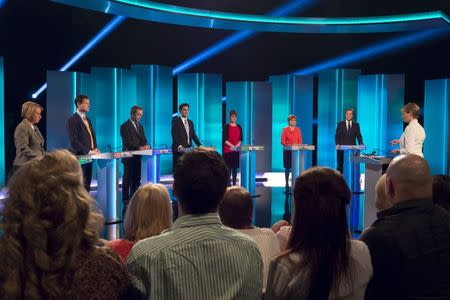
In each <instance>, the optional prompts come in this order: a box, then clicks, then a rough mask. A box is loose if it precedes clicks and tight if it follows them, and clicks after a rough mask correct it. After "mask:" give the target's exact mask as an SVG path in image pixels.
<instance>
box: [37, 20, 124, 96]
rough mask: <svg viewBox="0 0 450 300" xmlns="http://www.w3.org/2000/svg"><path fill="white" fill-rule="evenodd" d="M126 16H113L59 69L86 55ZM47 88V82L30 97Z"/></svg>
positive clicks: (67, 66)
mask: <svg viewBox="0 0 450 300" xmlns="http://www.w3.org/2000/svg"><path fill="white" fill-rule="evenodd" d="M125 20H126V18H125V17H122V16H117V17H115V18H114V19H113V20H112V21H111V22H109V23H108V24H106V26H105V27H103V29H102V30H100V31H99V32H98V33H97V34H96V35H95V36H94V37H93V38H92V39H91V40H90V41H89V42H88V43H87V44H86V45H85V46H84V47H83V48H81V50H80V51H79V52H78V53H77V54H75V56H73V57H72V58H71V59H70V60H69V61H68V62H67V63H66V64H64V65H63V66H62V67H61V68H60V69H59V71H67V69H69V68H70V67H71V66H72V65H73V64H75V63H76V62H77V61H78V60H79V59H80V58H82V57H83V56H84V55H86V53H87V52H89V51H90V50H91V49H92V48H94V47H95V45H97V44H98V43H99V42H100V41H101V40H103V39H104V38H105V37H106V36H107V35H108V34H110V33H111V32H112V31H113V30H114V29H115V28H117V26H119V25H120V24H121V23H122V22H123V21H125ZM46 89H47V83H45V84H43V85H42V86H41V87H40V88H39V89H38V90H37V91H36V92H35V93H33V94H32V96H31V97H32V98H33V99H36V98H37V97H39V95H40V94H41V93H42V92H43V91H45V90H46Z"/></svg>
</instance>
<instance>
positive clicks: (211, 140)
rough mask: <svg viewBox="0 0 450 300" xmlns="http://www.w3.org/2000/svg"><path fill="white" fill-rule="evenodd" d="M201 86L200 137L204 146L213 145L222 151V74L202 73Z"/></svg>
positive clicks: (218, 150)
mask: <svg viewBox="0 0 450 300" xmlns="http://www.w3.org/2000/svg"><path fill="white" fill-rule="evenodd" d="M202 86H203V120H201V122H202V123H203V125H204V126H203V130H204V131H203V132H202V136H201V138H203V140H204V141H205V144H206V146H208V145H213V146H215V147H216V150H217V152H219V153H222V75H219V74H202ZM227 115H228V114H227Z"/></svg>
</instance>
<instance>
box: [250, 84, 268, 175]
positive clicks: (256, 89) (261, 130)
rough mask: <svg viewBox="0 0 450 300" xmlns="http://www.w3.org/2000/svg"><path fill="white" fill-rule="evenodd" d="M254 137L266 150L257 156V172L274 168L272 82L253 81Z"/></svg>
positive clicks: (252, 113)
mask: <svg viewBox="0 0 450 300" xmlns="http://www.w3.org/2000/svg"><path fill="white" fill-rule="evenodd" d="M251 87H252V89H251V97H250V101H251V103H250V105H251V110H250V111H251V119H252V120H253V125H252V137H253V140H254V141H255V144H256V145H263V146H264V151H258V153H257V156H256V172H270V171H271V170H272V125H271V123H272V84H271V83H270V82H252V83H251Z"/></svg>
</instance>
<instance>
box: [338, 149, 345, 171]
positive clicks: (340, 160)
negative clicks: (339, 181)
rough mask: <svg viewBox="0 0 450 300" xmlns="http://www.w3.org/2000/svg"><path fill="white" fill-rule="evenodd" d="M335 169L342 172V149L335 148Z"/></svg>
mask: <svg viewBox="0 0 450 300" xmlns="http://www.w3.org/2000/svg"><path fill="white" fill-rule="evenodd" d="M336 153H337V154H336V155H337V170H338V171H339V172H340V173H341V174H344V151H343V150H337V151H336Z"/></svg>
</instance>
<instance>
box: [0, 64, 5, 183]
mask: <svg viewBox="0 0 450 300" xmlns="http://www.w3.org/2000/svg"><path fill="white" fill-rule="evenodd" d="M4 76H5V75H4V67H3V57H1V56H0V185H4V184H5V82H4V80H5V77H4Z"/></svg>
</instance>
